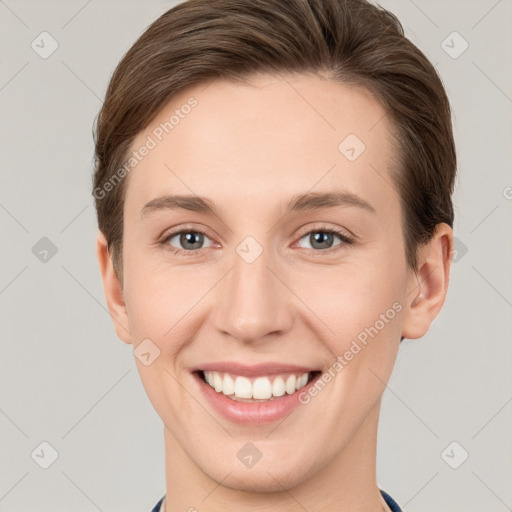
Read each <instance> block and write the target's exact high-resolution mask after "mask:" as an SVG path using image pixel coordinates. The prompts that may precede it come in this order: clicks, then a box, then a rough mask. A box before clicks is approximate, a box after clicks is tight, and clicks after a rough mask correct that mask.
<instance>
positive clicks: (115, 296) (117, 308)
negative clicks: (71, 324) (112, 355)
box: [96, 231, 131, 344]
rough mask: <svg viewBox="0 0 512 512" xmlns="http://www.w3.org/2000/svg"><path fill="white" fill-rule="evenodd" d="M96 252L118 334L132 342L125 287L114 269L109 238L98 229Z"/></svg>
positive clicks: (126, 341) (109, 307) (126, 340)
mask: <svg viewBox="0 0 512 512" xmlns="http://www.w3.org/2000/svg"><path fill="white" fill-rule="evenodd" d="M96 253H97V256H98V264H99V267H100V272H101V279H102V281H103V291H104V293H105V298H106V301H107V306H108V310H109V312H110V317H111V318H112V321H113V322H114V327H115V330H116V334H117V336H118V338H119V339H120V340H122V341H124V342H125V343H128V344H131V336H130V331H129V323H128V315H127V313H126V304H125V302H124V295H123V287H122V284H121V282H120V280H119V277H118V276H117V275H116V273H115V271H114V266H113V263H112V258H111V256H110V253H109V250H108V245H107V240H106V238H105V235H104V234H103V233H102V232H101V231H98V237H97V242H96Z"/></svg>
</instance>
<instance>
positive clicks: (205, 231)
mask: <svg viewBox="0 0 512 512" xmlns="http://www.w3.org/2000/svg"><path fill="white" fill-rule="evenodd" d="M321 224H322V225H320V226H316V227H315V226H313V227H307V226H306V227H305V228H304V229H303V230H299V234H298V235H296V237H297V238H296V239H295V241H294V242H293V244H294V245H295V244H296V243H297V242H299V241H300V240H301V239H302V238H304V236H306V235H308V234H310V233H312V232H315V231H324V232H333V234H334V235H335V236H338V237H339V238H340V239H341V240H342V242H343V243H346V242H347V241H350V242H354V241H355V239H356V237H355V235H353V234H352V233H351V232H349V231H348V230H347V229H346V228H341V227H337V228H334V227H329V226H326V225H325V224H326V223H325V222H323V223H321ZM343 231H347V233H343ZM183 232H199V233H202V234H204V235H205V236H207V237H208V238H209V239H210V240H211V241H212V243H213V244H216V243H217V242H216V241H215V240H214V238H215V237H212V236H210V235H209V234H208V229H207V228H203V227H200V228H198V227H197V226H186V225H185V226H178V227H177V228H176V229H173V228H171V229H170V232H169V231H166V232H164V235H163V236H162V238H161V241H162V243H167V242H168V241H169V240H170V239H171V238H174V237H175V236H177V235H179V234H181V233H183ZM343 237H346V238H347V239H348V240H343ZM210 248H211V247H201V248H199V249H192V250H186V249H181V248H176V249H177V250H178V251H183V252H190V253H192V252H195V251H200V250H201V249H210Z"/></svg>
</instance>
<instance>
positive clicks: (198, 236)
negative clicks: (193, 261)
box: [162, 229, 212, 254]
mask: <svg viewBox="0 0 512 512" xmlns="http://www.w3.org/2000/svg"><path fill="white" fill-rule="evenodd" d="M205 239H207V240H210V238H209V237H208V236H207V235H206V233H204V232H203V231H201V230H200V229H182V230H181V231H175V232H174V233H170V234H169V235H167V236H166V237H165V239H164V240H162V244H164V245H167V246H170V248H171V250H172V251H173V252H175V253H177V254H185V253H187V254H195V252H196V251H197V250H199V249H203V248H204V242H205ZM210 242H211V240H210ZM174 244H178V245H179V246H181V247H176V246H175V245H174ZM211 245H212V244H210V245H209V246H208V247H210V246H211Z"/></svg>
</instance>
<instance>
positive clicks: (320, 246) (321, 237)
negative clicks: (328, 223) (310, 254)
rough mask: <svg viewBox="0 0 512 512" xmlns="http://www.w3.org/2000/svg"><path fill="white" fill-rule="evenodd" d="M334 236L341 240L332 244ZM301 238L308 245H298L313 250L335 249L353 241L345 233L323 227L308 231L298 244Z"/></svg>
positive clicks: (330, 250)
mask: <svg viewBox="0 0 512 512" xmlns="http://www.w3.org/2000/svg"><path fill="white" fill-rule="evenodd" d="M336 238H338V239H339V240H341V242H340V243H338V244H336V245H333V243H334V240H335V239H336ZM301 240H306V243H308V244H309V247H308V246H306V247H304V246H302V245H300V246H301V247H303V248H305V249H309V250H313V251H314V252H320V251H328V252H332V251H337V250H338V249H339V248H341V247H340V246H343V245H345V244H352V243H353V242H354V241H353V239H352V238H351V237H349V236H348V235H346V234H345V233H342V232H341V231H338V230H336V229H329V228H325V227H321V228H318V229H314V230H310V231H308V232H307V233H306V234H305V235H304V236H302V237H301V239H300V240H299V244H300V241H301Z"/></svg>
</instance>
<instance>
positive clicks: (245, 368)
mask: <svg viewBox="0 0 512 512" xmlns="http://www.w3.org/2000/svg"><path fill="white" fill-rule="evenodd" d="M201 370H203V371H214V372H225V373H231V374H234V375H242V376H246V377H255V376H258V375H277V374H281V373H297V374H301V373H308V372H314V371H319V369H318V368H311V367H307V366H298V365H294V364H287V363H279V362H269V363H261V364H254V365H248V364H244V363H237V362H235V361H218V362H215V363H204V364H202V365H198V366H197V367H195V368H192V370H191V371H192V372H198V371H201Z"/></svg>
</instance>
